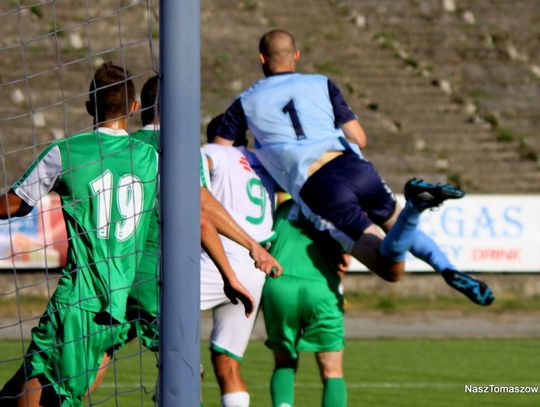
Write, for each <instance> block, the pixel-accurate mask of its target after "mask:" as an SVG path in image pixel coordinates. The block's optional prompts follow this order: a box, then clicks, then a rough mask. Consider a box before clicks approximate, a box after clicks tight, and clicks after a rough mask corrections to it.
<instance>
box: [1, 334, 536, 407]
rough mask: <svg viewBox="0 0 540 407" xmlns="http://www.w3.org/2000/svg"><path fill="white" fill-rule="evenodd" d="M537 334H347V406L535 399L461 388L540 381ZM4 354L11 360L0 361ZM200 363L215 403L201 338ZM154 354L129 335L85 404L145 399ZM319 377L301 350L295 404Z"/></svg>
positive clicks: (261, 396)
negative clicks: (495, 336) (382, 336)
mask: <svg viewBox="0 0 540 407" xmlns="http://www.w3.org/2000/svg"><path fill="white" fill-rule="evenodd" d="M539 349H540V341H539V340H536V339H512V340H499V339H497V340H494V339H489V340H420V339H414V340H410V339H406V340H404V339H380V340H348V341H347V348H346V350H345V375H346V381H347V387H348V394H349V406H351V407H356V406H378V407H379V406H380V407H384V406H392V407H394V406H400V407H401V406H403V407H409V406H410V407H421V406H436V407H445V406H448V407H454V406H460V407H466V406H471V407H473V406H474V407H476V406H490V407H491V406H504V407H507V406H520V407H522V406H538V405H540V391H539V392H538V393H536V394H531V393H529V394H503V393H500V392H499V393H497V392H490V393H487V394H484V393H483V394H480V393H476V394H475V393H465V385H467V384H468V385H490V384H492V385H497V386H510V385H512V386H514V385H517V386H540V375H539V374H538V372H539V366H540V350H539ZM20 354H21V344H20V343H18V342H16V341H1V342H0V382H1V383H3V382H5V381H6V380H7V379H8V378H9V376H10V375H11V374H12V373H13V372H14V371H15V369H16V368H17V367H18V364H19V363H20V359H19V358H18V356H17V355H20ZM9 360H11V362H6V361H9ZM201 360H202V362H203V364H204V366H205V369H206V377H205V380H204V382H203V385H202V391H203V401H204V406H205V407H220V402H219V389H218V387H217V384H216V381H215V379H214V375H213V371H212V366H211V363H210V358H209V354H208V351H207V345H206V343H203V344H202V345H201ZM242 370H243V374H244V377H245V378H246V380H247V383H248V386H249V388H250V393H251V405H252V406H254V407H257V406H270V405H271V404H270V396H269V390H268V389H269V380H270V375H271V373H272V355H271V353H270V352H269V351H268V350H267V349H266V348H265V347H264V345H263V343H262V342H259V341H255V342H252V343H251V344H250V346H249V348H248V352H247V354H246V356H245V361H244V364H243V369H242ZM155 380H156V358H155V356H154V355H153V354H152V353H151V352H148V351H143V352H142V353H140V352H139V346H138V344H136V343H132V344H130V345H128V346H127V347H125V348H124V349H123V350H122V351H121V352H120V354H119V355H118V356H117V360H116V363H115V364H114V365H113V366H111V367H110V368H109V371H108V373H107V376H106V378H105V381H104V383H103V386H102V387H101V388H100V389H99V390H98V391H97V392H96V393H95V394H94V395H93V397H92V405H99V406H121V407H131V406H151V405H153V402H152V394H153V390H154V384H155ZM321 389H322V386H321V383H320V379H319V376H318V371H317V367H316V363H315V361H314V358H313V355H312V354H309V353H304V354H302V355H301V361H300V367H299V371H298V375H297V380H296V400H295V401H296V404H295V405H296V406H297V407H313V406H317V405H320V400H321Z"/></svg>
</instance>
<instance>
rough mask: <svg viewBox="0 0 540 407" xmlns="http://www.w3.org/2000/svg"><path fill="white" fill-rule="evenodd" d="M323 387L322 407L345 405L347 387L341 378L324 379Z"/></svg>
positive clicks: (340, 406) (341, 406)
mask: <svg viewBox="0 0 540 407" xmlns="http://www.w3.org/2000/svg"><path fill="white" fill-rule="evenodd" d="M323 386H324V387H323V399H322V406H323V407H345V406H346V405H347V386H346V385H345V379H344V378H343V377H331V378H329V379H326V380H325V381H324V383H323Z"/></svg>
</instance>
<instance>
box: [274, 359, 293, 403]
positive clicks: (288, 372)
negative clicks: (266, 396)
mask: <svg viewBox="0 0 540 407" xmlns="http://www.w3.org/2000/svg"><path fill="white" fill-rule="evenodd" d="M270 394H271V395H272V402H273V406H274V407H277V406H283V407H285V406H291V407H292V405H293V403H294V369H293V368H281V369H275V370H274V373H273V374H272V381H271V382H270Z"/></svg>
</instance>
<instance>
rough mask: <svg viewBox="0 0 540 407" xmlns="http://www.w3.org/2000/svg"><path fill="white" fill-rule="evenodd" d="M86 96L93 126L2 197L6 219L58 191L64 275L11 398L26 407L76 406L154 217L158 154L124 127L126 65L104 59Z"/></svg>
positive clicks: (128, 92)
mask: <svg viewBox="0 0 540 407" xmlns="http://www.w3.org/2000/svg"><path fill="white" fill-rule="evenodd" d="M89 99H90V100H89V101H88V102H87V103H86V107H87V111H88V113H89V114H90V115H91V116H92V117H93V118H94V125H95V130H94V131H91V132H88V133H81V134H77V135H74V136H71V137H69V138H66V139H63V140H59V141H56V142H54V143H52V144H51V145H50V146H48V147H47V148H46V149H45V150H44V151H43V152H42V153H41V154H40V155H39V157H38V158H37V159H36V160H35V162H34V163H33V164H32V166H31V167H30V168H29V169H28V170H27V172H26V173H25V174H24V175H23V177H22V178H21V179H20V180H19V181H17V182H16V183H15V185H14V186H13V187H12V189H11V190H10V191H9V192H8V193H7V194H6V195H4V196H2V197H0V218H4V219H5V218H9V217H15V216H23V215H25V214H27V213H28V212H29V211H30V210H31V207H33V206H35V205H36V204H38V202H39V200H40V199H41V198H42V197H43V196H44V195H46V194H47V193H48V192H50V191H55V192H57V193H58V194H59V195H60V198H61V202H62V209H63V214H64V220H65V223H66V229H67V235H68V240H69V250H68V256H67V262H66V265H65V267H64V269H63V274H64V276H63V277H62V278H61V279H60V281H59V283H58V287H57V289H56V291H55V293H54V294H53V296H52V297H51V299H50V301H49V304H48V306H47V310H46V312H45V313H44V314H43V316H42V318H41V320H40V322H39V325H38V326H37V327H36V328H34V329H33V330H32V342H31V344H30V346H29V348H28V351H27V354H26V356H25V361H24V369H23V374H24V377H23V379H22V380H23V382H24V385H23V386H22V389H21V392H20V397H19V404H20V405H25V406H29V407H31V406H38V405H42V404H44V405H62V406H79V405H81V400H82V397H83V396H84V394H85V393H86V391H87V389H88V387H89V384H90V383H92V381H93V380H94V378H95V375H96V373H97V369H98V367H99V362H100V360H101V356H102V355H103V352H104V351H105V350H106V349H108V348H110V347H111V346H112V345H113V344H114V343H115V342H116V341H117V337H118V335H119V333H120V332H121V326H122V323H123V322H124V321H125V315H126V302H127V298H128V295H129V292H130V290H131V286H132V284H133V281H134V279H135V271H136V268H137V263H138V261H139V260H140V258H141V253H142V252H143V249H144V244H145V241H146V237H147V232H148V227H149V223H150V218H151V216H152V214H153V213H154V206H155V197H156V190H157V172H158V158H157V153H156V151H155V149H154V148H152V147H151V146H149V145H148V144H146V143H142V142H140V141H138V140H135V139H134V138H131V137H129V135H128V133H127V132H126V129H127V125H128V116H129V115H130V114H131V113H133V112H134V111H136V110H137V108H138V103H137V102H136V100H135V87H134V85H133V81H132V80H131V79H130V77H129V74H128V73H127V71H125V69H124V68H122V67H118V66H115V65H113V64H111V63H105V64H103V65H102V66H101V67H100V68H99V69H98V70H97V71H96V72H95V74H94V77H93V79H92V81H91V84H90V94H89ZM6 404H7V401H6ZM2 405H4V402H2Z"/></svg>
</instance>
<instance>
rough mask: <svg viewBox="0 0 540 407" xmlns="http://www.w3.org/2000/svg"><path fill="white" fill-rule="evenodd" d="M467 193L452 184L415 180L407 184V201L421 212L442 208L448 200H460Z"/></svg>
mask: <svg viewBox="0 0 540 407" xmlns="http://www.w3.org/2000/svg"><path fill="white" fill-rule="evenodd" d="M464 196H465V192H464V191H463V190H462V189H460V188H458V187H456V186H454V185H452V184H440V183H438V184H430V183H428V182H425V181H424V180H421V179H418V178H413V179H410V180H409V181H407V183H406V184H405V199H406V200H407V202H410V203H411V204H412V205H413V206H414V207H415V209H417V210H418V211H419V212H421V211H423V210H425V209H428V208H436V207H438V206H440V205H441V204H442V203H443V202H444V201H446V200H447V199H459V198H463V197H464Z"/></svg>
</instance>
